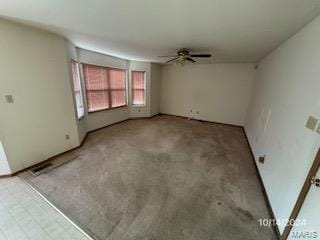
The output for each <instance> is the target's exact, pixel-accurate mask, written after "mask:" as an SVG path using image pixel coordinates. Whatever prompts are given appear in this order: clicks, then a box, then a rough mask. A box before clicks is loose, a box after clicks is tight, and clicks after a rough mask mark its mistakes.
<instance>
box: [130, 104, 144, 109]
mask: <svg viewBox="0 0 320 240" xmlns="http://www.w3.org/2000/svg"><path fill="white" fill-rule="evenodd" d="M131 107H134V108H142V107H147V105H145V104H144V105H131Z"/></svg>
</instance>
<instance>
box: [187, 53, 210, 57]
mask: <svg viewBox="0 0 320 240" xmlns="http://www.w3.org/2000/svg"><path fill="white" fill-rule="evenodd" d="M190 56H191V57H199V58H201V57H205V58H208V57H211V54H191V55H190Z"/></svg>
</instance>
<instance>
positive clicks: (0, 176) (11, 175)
mask: <svg viewBox="0 0 320 240" xmlns="http://www.w3.org/2000/svg"><path fill="white" fill-rule="evenodd" d="M157 115H159V113H157V114H154V115H152V116H150V117H139V118H127V119H125V120H121V121H119V122H115V123H112V124H109V125H106V126H103V127H100V128H97V129H94V130H91V131H88V132H87V133H86V135H85V137H84V138H83V139H82V141H81V143H80V145H79V146H77V147H74V148H71V149H69V150H67V151H64V152H62V153H59V154H57V155H54V156H52V157H50V158H48V159H46V160H43V161H41V162H39V163H36V164H33V165H31V166H29V167H26V168H23V169H21V170H18V171H16V172H13V173H11V174H7V175H0V178H9V177H14V176H16V175H18V174H19V173H21V172H24V171H27V170H29V169H31V168H34V167H37V166H40V165H42V164H44V163H46V162H48V161H51V160H52V159H53V158H56V157H59V156H61V155H63V154H65V153H68V152H71V151H74V150H76V149H78V148H80V147H82V145H83V143H84V142H85V140H86V138H87V137H88V135H89V133H92V132H95V131H99V130H101V129H103V128H107V127H111V126H113V125H116V124H119V123H122V122H126V121H129V120H134V119H148V118H153V117H155V116H157Z"/></svg>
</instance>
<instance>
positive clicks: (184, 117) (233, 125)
mask: <svg viewBox="0 0 320 240" xmlns="http://www.w3.org/2000/svg"><path fill="white" fill-rule="evenodd" d="M157 115H167V116H172V117H179V118H183V119H190V120H194V121H199V122H207V123H214V124H219V125H224V126H229V127H238V128H243V126H241V125H236V124H229V123H222V122H215V121H209V120H202V119H196V118H189V117H186V116H181V115H174V114H168V113H159V114H157Z"/></svg>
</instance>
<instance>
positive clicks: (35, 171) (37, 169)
mask: <svg viewBox="0 0 320 240" xmlns="http://www.w3.org/2000/svg"><path fill="white" fill-rule="evenodd" d="M52 165H53V164H52V163H51V162H47V163H44V164H41V165H39V166H36V167H34V168H32V169H30V170H29V172H30V173H31V174H32V175H33V176H39V175H40V174H42V173H43V172H45V171H46V170H47V168H49V167H51V166H52Z"/></svg>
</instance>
